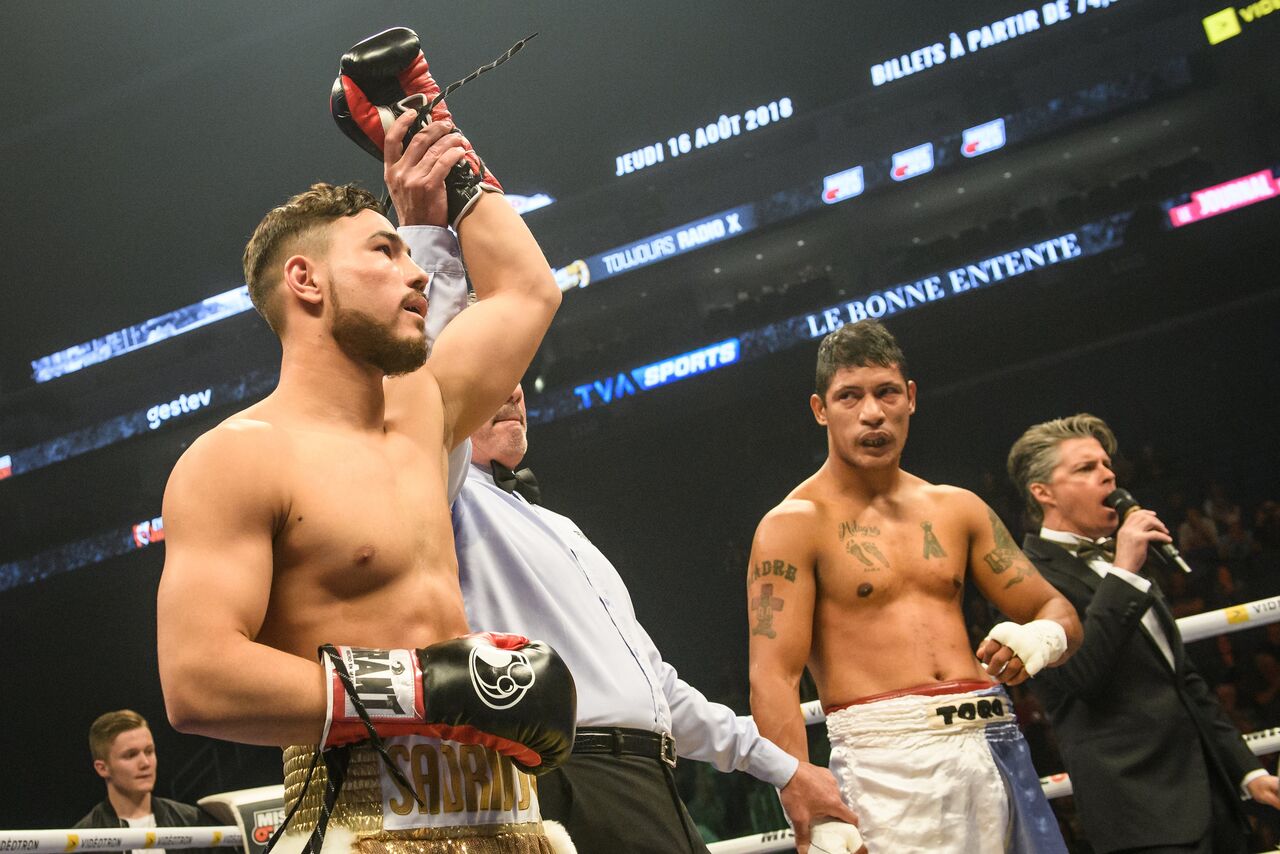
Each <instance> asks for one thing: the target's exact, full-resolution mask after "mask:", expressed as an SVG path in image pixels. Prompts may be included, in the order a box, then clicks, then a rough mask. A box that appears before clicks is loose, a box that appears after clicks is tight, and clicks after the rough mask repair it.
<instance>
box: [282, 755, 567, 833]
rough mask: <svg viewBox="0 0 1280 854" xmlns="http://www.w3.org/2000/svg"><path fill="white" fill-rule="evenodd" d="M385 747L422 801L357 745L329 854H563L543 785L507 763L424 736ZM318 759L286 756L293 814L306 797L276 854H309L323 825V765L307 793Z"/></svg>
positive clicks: (335, 817)
mask: <svg viewBox="0 0 1280 854" xmlns="http://www.w3.org/2000/svg"><path fill="white" fill-rule="evenodd" d="M386 747H387V752H388V754H389V755H390V756H391V758H392V760H394V761H395V763H396V764H397V765H398V766H399V767H400V770H401V771H403V772H404V776H405V778H406V779H407V780H408V781H409V782H410V783H411V784H412V785H413V786H414V788H415V789H416V792H411V791H409V790H407V789H406V788H405V787H404V785H403V784H401V783H399V782H397V781H396V779H395V777H393V776H392V775H391V774H390V773H388V771H387V769H386V767H385V764H384V763H383V761H382V759H381V758H380V757H379V756H378V754H377V752H376V751H374V749H373V748H372V747H371V746H369V745H368V744H360V745H355V746H353V747H352V748H351V761H350V764H349V765H348V766H347V776H346V782H345V783H344V784H343V787H342V792H341V794H340V796H339V797H338V802H337V804H336V805H335V807H334V811H333V816H332V817H331V818H330V820H329V824H328V828H327V830H326V831H325V839H324V847H323V848H322V852H323V854H554V849H553V848H552V847H551V843H550V842H549V841H548V840H547V838H546V837H545V836H544V835H543V832H542V819H541V814H540V813H539V811H538V790H537V787H536V785H535V784H534V778H533V777H531V776H530V775H528V774H525V773H524V772H522V771H520V770H519V769H517V768H516V767H515V766H514V765H512V764H511V760H510V759H508V758H507V757H505V756H500V755H499V754H498V753H497V752H495V751H494V750H492V749H490V748H487V747H483V746H481V745H478V744H459V743H458V742H454V741H442V740H440V739H438V738H427V737H425V736H397V737H395V738H388V739H386ZM314 755H315V748H314V747H311V746H294V747H287V748H285V751H284V799H285V809H286V811H287V810H288V809H290V808H291V807H292V806H293V804H294V802H295V801H297V800H298V799H299V798H300V797H301V798H302V805H301V806H300V807H298V812H297V813H296V814H295V815H294V816H293V820H292V821H290V822H289V828H288V832H287V833H285V834H284V835H283V836H282V837H281V839H280V842H279V844H278V845H277V846H276V848H275V851H276V852H279V854H291V852H300V851H301V850H302V849H303V848H304V847H305V845H306V844H307V840H308V838H309V837H310V836H311V832H312V830H314V829H315V826H316V821H317V819H318V818H319V816H320V809H321V805H322V802H323V797H324V790H325V785H326V782H327V780H328V774H327V772H326V770H325V764H324V762H323V760H322V761H320V762H319V763H318V764H317V766H316V770H315V773H314V774H313V775H312V778H311V785H310V786H309V787H308V788H307V791H306V792H305V793H304V792H303V791H302V788H303V783H304V782H305V780H306V778H307V769H308V768H310V767H311V763H312V758H313V757H314ZM415 794H416V795H417V796H418V797H419V798H420V799H421V800H422V804H419V803H418V802H417V801H416V800H415V799H414V795H415ZM424 805H425V806H424Z"/></svg>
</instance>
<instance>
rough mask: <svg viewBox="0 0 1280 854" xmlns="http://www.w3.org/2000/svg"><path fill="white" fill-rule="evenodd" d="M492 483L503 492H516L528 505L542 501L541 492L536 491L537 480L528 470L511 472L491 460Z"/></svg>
mask: <svg viewBox="0 0 1280 854" xmlns="http://www.w3.org/2000/svg"><path fill="white" fill-rule="evenodd" d="M490 465H492V466H493V482H494V483H496V484H497V485H498V488H499V489H501V490H503V491H504V492H518V493H520V494H521V495H522V496H524V500H525V501H528V502H529V503H530V504H538V503H540V502H541V500H542V490H540V489H538V479H537V478H536V477H534V476H533V472H532V471H530V470H529V469H527V468H525V469H520V470H519V471H512V470H511V469H509V468H507V467H506V466H504V465H503V464H502V463H500V462H498V461H497V460H493V461H492V462H491V463H490Z"/></svg>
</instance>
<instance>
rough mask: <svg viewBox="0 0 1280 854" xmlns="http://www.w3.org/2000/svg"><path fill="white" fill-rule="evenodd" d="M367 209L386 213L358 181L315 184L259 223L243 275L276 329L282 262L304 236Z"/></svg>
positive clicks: (279, 325)
mask: <svg viewBox="0 0 1280 854" xmlns="http://www.w3.org/2000/svg"><path fill="white" fill-rule="evenodd" d="M366 210H369V211H376V212H378V213H380V214H385V213H386V210H385V209H384V208H383V206H382V203H381V202H379V201H378V200H377V198H375V197H374V195H373V194H372V193H370V192H369V191H368V190H365V189H363V188H361V187H357V186H356V185H354V184H342V185H341V186H334V185H333V184H312V185H311V189H309V190H307V191H306V192H305V193H299V194H298V195H296V196H294V197H293V198H291V199H289V201H287V202H285V203H284V204H283V205H280V206H279V207H276V208H272V209H271V210H270V211H269V212H268V213H267V215H266V216H264V217H263V218H262V222H260V223H258V227H257V228H256V229H254V231H253V237H251V238H249V243H248V245H247V246H245V248H244V280H245V282H246V283H247V284H248V285H249V298H250V299H251V300H253V307H254V308H256V309H257V310H258V314H261V315H262V318H263V320H265V321H267V325H268V326H270V327H271V329H272V330H273V331H274V332H275V333H276V334H277V335H279V334H280V332H281V330H282V323H283V320H284V315H283V313H282V312H281V307H280V289H279V288H278V287H277V285H279V283H280V270H279V267H280V265H281V264H283V263H284V260H285V259H286V258H288V257H289V256H290V254H291V253H292V251H293V250H294V249H296V248H297V246H298V245H299V244H300V243H302V242H303V241H307V240H313V239H315V238H317V237H324V236H325V235H324V234H323V233H322V231H323V230H324V229H325V228H326V227H327V226H328V225H330V224H331V223H333V222H335V221H337V220H338V219H340V218H341V217H344V216H355V215H356V214H358V213H360V212H361V211H366Z"/></svg>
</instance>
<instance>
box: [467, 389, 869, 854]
mask: <svg viewBox="0 0 1280 854" xmlns="http://www.w3.org/2000/svg"><path fill="white" fill-rule="evenodd" d="M525 426H526V421H525V409H524V395H523V393H522V391H521V389H520V388H519V387H518V386H517V388H516V390H515V391H514V392H513V393H512V395H511V398H510V399H509V400H508V401H507V403H506V405H505V406H504V407H503V408H502V409H501V410H499V412H498V413H497V414H496V415H495V416H494V418H493V420H492V421H490V422H489V423H488V424H487V425H485V426H484V427H482V428H480V430H478V431H476V432H475V433H474V434H472V437H471V441H472V452H471V466H470V467H469V470H468V471H467V478H466V482H465V483H464V484H463V486H462V491H461V493H460V494H459V495H458V498H457V500H456V501H455V502H454V505H453V531H454V539H455V542H456V547H457V551H458V574H459V579H460V581H461V583H462V598H463V601H464V603H465V604H466V609H467V619H468V621H469V623H470V624H471V626H472V627H474V628H476V629H483V630H485V631H511V632H518V633H520V634H528V635H529V636H531V637H539V638H544V639H545V640H546V641H547V642H548V643H549V644H551V646H552V647H554V648H555V650H556V651H557V652H558V653H560V655H561V657H563V658H564V660H565V663H566V664H568V665H569V669H570V670H571V671H572V672H573V678H574V682H575V683H576V685H577V688H578V731H577V738H576V740H575V745H574V753H573V757H572V758H571V759H570V760H569V762H568V763H566V764H565V765H564V766H563V767H562V768H561V769H558V770H556V771H553V772H550V773H548V774H545V775H543V776H542V777H540V778H539V779H538V799H539V802H540V804H541V808H542V816H543V818H547V819H553V820H556V821H559V822H561V823H562V824H564V825H565V827H566V828H567V829H568V831H569V834H570V836H572V837H573V840H574V843H575V844H576V845H577V847H578V850H579V851H584V852H609V854H632V852H635V854H640V852H645V854H649V853H650V852H652V854H677V852H705V851H706V850H707V849H706V846H705V845H704V844H703V842H702V840H701V838H700V837H699V835H698V831H697V829H696V828H695V827H694V824H693V822H692V820H691V819H690V818H689V814H688V812H687V811H686V810H685V808H684V805H683V804H682V803H681V802H680V798H679V795H678V794H677V793H676V788H675V778H674V775H673V773H672V772H673V770H674V768H675V765H676V762H677V761H678V758H688V759H697V760H701V761H704V762H710V763H712V764H713V765H715V767H717V768H719V769H720V770H721V771H731V770H737V771H746V772H747V773H749V774H751V775H753V776H755V777H758V778H759V779H761V780H764V781H765V782H767V783H770V784H772V785H773V786H776V787H778V788H779V789H781V791H782V802H783V806H784V808H785V809H786V810H787V813H788V815H789V817H790V818H791V819H792V820H793V821H794V822H795V823H796V824H797V825H798V827H797V830H799V827H804V828H805V830H806V831H807V829H808V825H809V822H810V819H811V818H812V817H819V816H825V815H829V816H834V817H836V818H840V819H843V820H845V821H852V820H853V814H852V813H851V812H849V809H848V808H847V807H846V806H845V805H844V804H843V802H841V800H840V795H839V792H838V790H837V788H836V783H835V779H834V778H833V777H832V776H831V774H830V772H828V771H827V770H826V769H824V768H817V767H815V766H813V765H810V764H808V763H798V762H797V760H796V759H795V758H794V757H792V756H790V755H788V754H787V753H786V752H785V751H783V750H781V749H780V748H778V747H777V746H775V745H774V744H773V743H772V742H770V741H768V740H767V739H765V738H764V737H762V736H761V735H760V733H759V731H758V730H757V729H756V726H755V723H754V722H753V721H752V720H751V718H749V717H739V716H738V715H736V714H734V712H733V710H732V709H730V708H728V707H727V706H723V705H720V704H719V703H712V702H710V701H708V700H707V698H706V697H704V696H703V695H702V694H701V692H699V691H698V690H697V689H695V688H693V687H692V686H690V685H689V684H687V683H686V682H685V681H684V680H682V679H681V678H680V677H679V676H678V675H677V674H676V671H675V669H674V668H672V667H671V665H669V664H667V663H666V662H665V661H663V659H662V654H661V653H659V652H658V649H657V648H656V647H655V646H654V644H653V641H652V640H651V639H650V638H649V635H648V633H647V632H645V630H644V627H643V626H641V625H640V623H639V621H638V620H637V619H636V614H635V609H634V608H633V607H632V604H631V596H630V594H629V593H628V592H627V588H626V586H625V585H624V584H623V582H622V578H621V577H620V576H619V575H618V571H617V570H616V569H614V567H613V564H611V563H610V562H609V560H608V558H606V557H605V556H604V555H603V554H601V552H600V550H599V549H597V548H596V547H595V546H594V545H592V544H591V541H590V540H589V539H587V537H586V535H585V534H583V533H582V531H581V530H580V529H579V528H578V526H577V525H575V524H574V523H573V521H572V520H570V519H568V518H566V517H564V516H561V515H560V514H558V513H553V512H552V511H550V510H547V509H546V508H544V507H541V506H538V501H539V500H540V495H539V492H538V489H537V484H536V480H535V479H534V478H533V477H532V475H531V473H529V472H528V470H527V469H523V470H519V471H514V472H513V471H512V470H513V469H517V468H518V467H519V464H520V461H521V459H522V458H523V457H524V453H525V448H526V438H525ZM604 497H605V496H601V498H604ZM804 835H805V837H807V836H808V833H807V832H806V833H805V834H804Z"/></svg>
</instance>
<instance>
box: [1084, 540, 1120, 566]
mask: <svg viewBox="0 0 1280 854" xmlns="http://www.w3.org/2000/svg"><path fill="white" fill-rule="evenodd" d="M1076 557H1078V558H1080V559H1081V560H1092V559H1093V558H1095V557H1100V558H1102V559H1103V560H1105V561H1106V562H1107V563H1115V560H1116V541H1115V538H1114V537H1108V538H1107V539H1105V540H1103V541H1102V542H1091V541H1089V540H1081V541H1080V545H1079V546H1077V547H1076Z"/></svg>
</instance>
